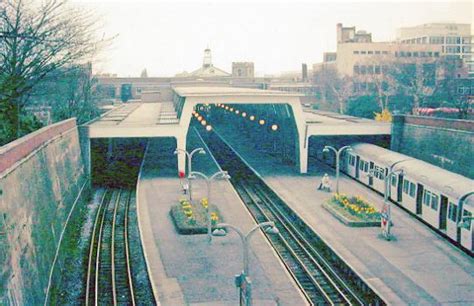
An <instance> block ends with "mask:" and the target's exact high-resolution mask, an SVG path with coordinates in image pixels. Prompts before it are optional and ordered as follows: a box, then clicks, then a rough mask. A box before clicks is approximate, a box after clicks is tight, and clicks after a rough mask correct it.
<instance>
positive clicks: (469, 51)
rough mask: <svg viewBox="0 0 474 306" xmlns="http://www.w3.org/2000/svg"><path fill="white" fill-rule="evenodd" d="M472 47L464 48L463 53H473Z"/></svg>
mask: <svg viewBox="0 0 474 306" xmlns="http://www.w3.org/2000/svg"><path fill="white" fill-rule="evenodd" d="M471 50H472V49H471V47H462V52H463V53H471Z"/></svg>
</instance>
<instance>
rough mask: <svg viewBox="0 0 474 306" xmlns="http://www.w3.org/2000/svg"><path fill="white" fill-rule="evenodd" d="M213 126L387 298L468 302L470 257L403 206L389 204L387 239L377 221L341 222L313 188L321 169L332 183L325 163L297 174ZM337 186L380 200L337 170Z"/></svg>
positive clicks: (473, 281)
mask: <svg viewBox="0 0 474 306" xmlns="http://www.w3.org/2000/svg"><path fill="white" fill-rule="evenodd" d="M215 131H216V132H217V133H218V134H220V135H221V136H223V137H224V138H225V139H226V141H227V143H228V144H230V145H231V146H232V147H233V148H234V149H236V151H237V152H238V153H239V155H240V156H241V158H243V159H245V161H246V163H247V164H249V165H250V166H251V167H252V168H253V169H254V170H255V171H256V172H257V173H258V175H259V176H260V177H261V178H262V179H263V180H264V181H265V183H266V184H267V185H268V186H269V187H270V188H272V189H273V191H274V192H275V193H276V194H278V195H279V196H280V198H282V199H283V200H284V201H285V202H286V203H287V204H288V205H289V206H290V207H291V208H292V209H293V210H294V211H295V212H296V213H297V214H298V215H299V216H300V217H301V218H302V219H303V220H304V221H305V223H307V224H308V225H309V226H310V227H311V228H312V229H313V230H314V232H315V233H316V234H318V235H319V236H320V237H321V238H322V239H323V240H324V241H325V242H326V243H327V244H328V245H330V246H331V248H332V249H333V250H334V251H335V252H336V253H337V254H338V255H339V256H340V257H341V258H342V259H343V260H344V261H345V262H346V263H347V264H348V265H349V266H351V267H352V269H353V270H354V271H356V272H357V273H358V274H359V275H360V276H361V277H362V278H363V279H364V280H365V281H366V282H367V283H368V284H369V286H370V287H371V288H372V289H373V290H374V291H375V292H376V293H377V294H379V295H380V296H381V297H382V298H383V299H384V300H385V301H386V302H387V303H388V304H393V305H399V304H417V305H418V304H421V305H438V304H454V305H456V304H457V305H472V304H474V291H473V290H472V288H474V260H473V259H472V258H471V257H470V256H469V255H467V254H465V253H463V252H462V251H461V250H459V249H458V248H456V247H455V246H453V245H452V244H451V243H449V242H448V241H446V240H445V238H443V237H441V236H439V235H438V234H436V233H435V232H434V231H432V230H431V229H430V228H428V227H427V226H426V225H424V224H423V223H421V222H420V221H418V220H416V219H415V218H414V217H412V216H410V215H409V214H408V213H407V212H405V211H404V210H402V209H401V208H399V207H397V206H395V205H393V208H392V216H393V222H394V225H395V226H394V227H393V228H392V232H393V234H394V236H395V239H394V240H392V241H386V240H384V239H383V238H381V236H380V228H377V227H368V228H354V227H347V226H346V225H344V224H342V223H341V222H339V221H338V220H337V219H335V218H334V217H333V216H332V215H331V214H330V213H329V212H327V211H326V210H325V209H324V208H323V207H322V203H323V202H324V201H326V200H327V199H329V198H330V197H331V194H330V193H327V192H324V191H318V190H317V186H318V184H319V182H320V181H321V177H322V175H323V174H324V173H326V172H327V173H329V174H330V176H331V180H332V185H333V187H334V186H335V177H334V171H333V170H332V169H331V168H329V167H327V166H325V165H322V164H319V165H318V166H317V167H315V165H310V167H309V171H308V174H306V175H301V174H298V173H296V171H295V169H294V167H290V166H286V165H284V164H282V163H281V162H280V161H279V160H277V159H276V158H273V157H272V156H270V155H267V154H265V155H264V154H261V153H257V152H256V151H255V149H254V148H253V147H252V145H251V144H249V143H248V141H247V142H246V140H245V139H243V138H242V137H232V135H235V134H234V133H231V132H230V131H224V130H220V129H218V128H216V129H215ZM339 188H340V192H342V193H345V194H351V195H360V196H362V197H364V198H366V199H367V200H368V201H369V202H371V203H372V204H373V205H374V206H376V207H377V208H379V209H380V208H381V206H382V203H383V197H382V196H381V195H379V194H378V193H376V192H374V191H372V190H370V189H368V188H366V187H365V186H363V185H361V184H359V183H357V182H356V181H354V180H352V179H350V178H349V177H346V176H345V175H342V174H341V176H340V181H339Z"/></svg>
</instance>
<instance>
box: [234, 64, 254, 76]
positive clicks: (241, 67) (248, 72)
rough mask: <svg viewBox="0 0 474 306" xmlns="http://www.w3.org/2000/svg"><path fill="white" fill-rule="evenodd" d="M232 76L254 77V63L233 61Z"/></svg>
mask: <svg viewBox="0 0 474 306" xmlns="http://www.w3.org/2000/svg"><path fill="white" fill-rule="evenodd" d="M232 76H233V77H234V78H253V77H255V70H254V65H253V63H252V62H233V63H232Z"/></svg>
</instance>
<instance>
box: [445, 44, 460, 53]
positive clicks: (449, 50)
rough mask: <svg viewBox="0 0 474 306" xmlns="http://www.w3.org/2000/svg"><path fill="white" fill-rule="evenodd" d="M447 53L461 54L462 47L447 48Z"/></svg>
mask: <svg viewBox="0 0 474 306" xmlns="http://www.w3.org/2000/svg"><path fill="white" fill-rule="evenodd" d="M446 53H461V47H459V46H447V47H446Z"/></svg>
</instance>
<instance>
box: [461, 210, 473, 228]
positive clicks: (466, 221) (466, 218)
mask: <svg viewBox="0 0 474 306" xmlns="http://www.w3.org/2000/svg"><path fill="white" fill-rule="evenodd" d="M462 220H463V222H462V226H463V227H464V228H467V229H469V228H471V221H472V213H471V212H470V211H467V210H463V213H462Z"/></svg>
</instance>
